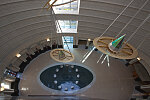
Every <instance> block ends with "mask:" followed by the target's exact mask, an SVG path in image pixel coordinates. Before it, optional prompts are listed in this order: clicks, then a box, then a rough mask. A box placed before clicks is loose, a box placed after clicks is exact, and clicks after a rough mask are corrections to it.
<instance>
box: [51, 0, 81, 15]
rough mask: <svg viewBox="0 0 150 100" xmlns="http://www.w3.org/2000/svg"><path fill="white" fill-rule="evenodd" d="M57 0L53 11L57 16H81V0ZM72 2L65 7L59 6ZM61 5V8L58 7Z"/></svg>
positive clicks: (52, 0)
mask: <svg viewBox="0 0 150 100" xmlns="http://www.w3.org/2000/svg"><path fill="white" fill-rule="evenodd" d="M54 1H55V0H51V1H50V2H49V3H50V4H52V3H53V2H54ZM71 1H73V0H57V1H56V2H55V3H54V6H53V9H54V11H55V14H79V3H80V0H76V1H73V2H71ZM67 2H71V3H68V4H64V5H59V4H63V3H67ZM57 5H59V6H57Z"/></svg>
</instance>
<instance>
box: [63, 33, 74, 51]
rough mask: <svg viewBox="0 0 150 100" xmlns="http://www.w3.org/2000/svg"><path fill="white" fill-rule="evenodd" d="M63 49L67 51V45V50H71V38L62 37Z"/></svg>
mask: <svg viewBox="0 0 150 100" xmlns="http://www.w3.org/2000/svg"><path fill="white" fill-rule="evenodd" d="M62 40H63V45H64V48H66V49H67V44H68V46H69V48H73V36H64V37H62Z"/></svg>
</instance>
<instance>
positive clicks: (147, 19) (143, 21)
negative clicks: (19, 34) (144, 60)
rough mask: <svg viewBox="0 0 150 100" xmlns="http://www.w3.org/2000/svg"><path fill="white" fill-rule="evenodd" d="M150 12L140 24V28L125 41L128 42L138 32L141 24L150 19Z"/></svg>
mask: <svg viewBox="0 0 150 100" xmlns="http://www.w3.org/2000/svg"><path fill="white" fill-rule="evenodd" d="M149 17H150V14H149V15H148V16H147V17H146V18H145V20H144V21H143V22H142V23H141V24H140V25H139V26H138V28H137V29H136V30H135V31H134V32H133V33H132V35H131V36H130V37H129V38H128V40H127V41H126V42H125V43H127V42H128V41H130V39H131V38H132V37H133V36H134V35H135V34H136V32H137V31H138V30H139V29H140V28H141V26H142V25H143V24H144V23H145V22H146V21H147V20H148V19H149Z"/></svg>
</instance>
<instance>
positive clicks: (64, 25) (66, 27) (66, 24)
mask: <svg viewBox="0 0 150 100" xmlns="http://www.w3.org/2000/svg"><path fill="white" fill-rule="evenodd" d="M58 22H59V25H60V28H61V30H62V33H77V25H78V21H73V20H58ZM60 28H57V33H61V30H60Z"/></svg>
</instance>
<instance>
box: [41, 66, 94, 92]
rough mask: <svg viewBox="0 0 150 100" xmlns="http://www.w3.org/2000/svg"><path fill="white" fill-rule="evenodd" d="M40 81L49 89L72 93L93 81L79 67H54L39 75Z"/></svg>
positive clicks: (90, 75)
mask: <svg viewBox="0 0 150 100" xmlns="http://www.w3.org/2000/svg"><path fill="white" fill-rule="evenodd" d="M40 81H41V82H42V83H43V84H44V85H45V86H46V87H48V88H50V89H54V90H58V91H61V92H63V93H74V92H77V91H79V90H80V89H82V88H84V87H86V86H88V85H89V84H90V83H91V82H92V81H93V74H92V72H91V71H90V70H88V69H86V68H84V67H81V66H79V65H70V64H64V65H55V66H52V67H50V68H47V69H46V70H44V71H43V72H42V73H41V74H40Z"/></svg>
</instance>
